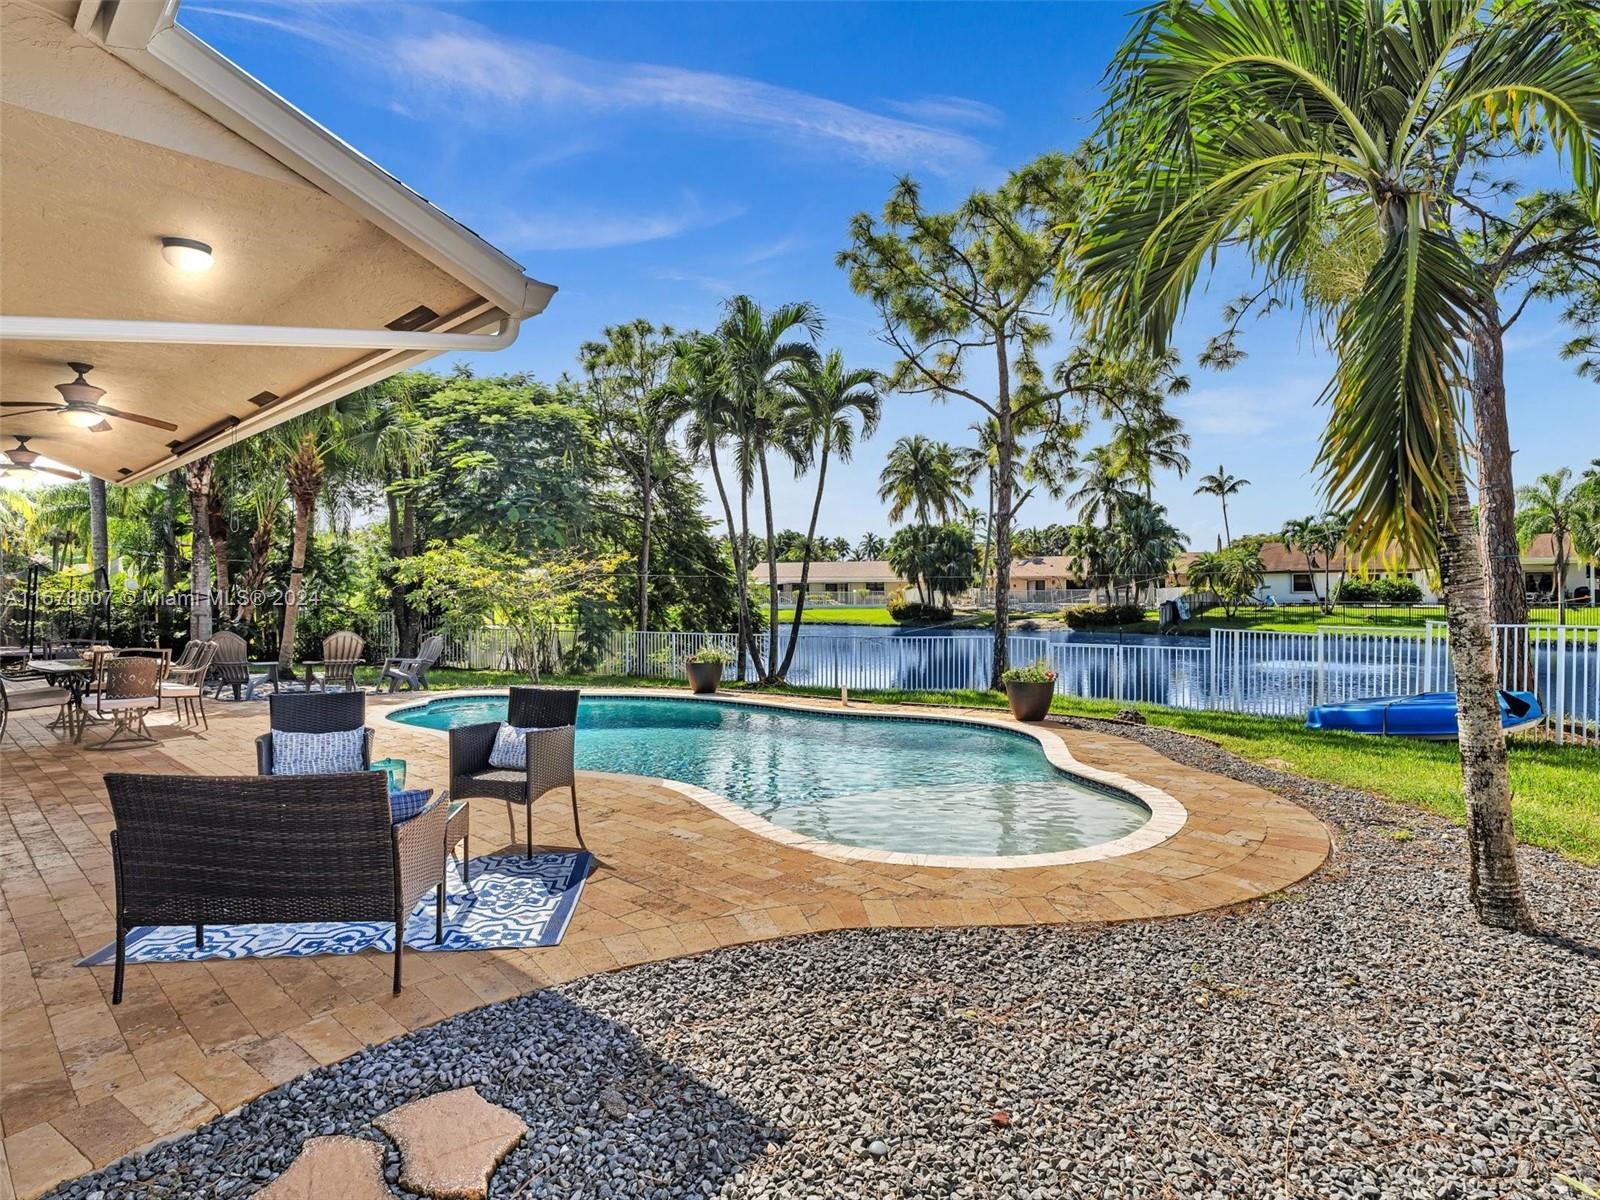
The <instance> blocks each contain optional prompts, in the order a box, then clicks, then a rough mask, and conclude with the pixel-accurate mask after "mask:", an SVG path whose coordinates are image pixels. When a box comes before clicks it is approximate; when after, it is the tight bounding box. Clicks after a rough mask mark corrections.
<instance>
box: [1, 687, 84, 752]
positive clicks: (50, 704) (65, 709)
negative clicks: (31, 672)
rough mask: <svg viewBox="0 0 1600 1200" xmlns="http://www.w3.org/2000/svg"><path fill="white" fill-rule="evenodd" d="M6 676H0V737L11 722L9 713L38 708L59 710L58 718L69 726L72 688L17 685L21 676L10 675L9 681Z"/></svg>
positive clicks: (4, 733)
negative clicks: (8, 681)
mask: <svg viewBox="0 0 1600 1200" xmlns="http://www.w3.org/2000/svg"><path fill="white" fill-rule="evenodd" d="M6 678H7V677H6V676H0V738H3V737H5V735H6V726H7V725H9V724H10V723H11V714H12V713H14V712H28V711H31V710H33V709H38V708H54V709H58V710H59V712H60V717H59V718H58V719H60V720H62V721H63V723H65V724H67V725H68V727H69V728H71V720H72V717H71V714H70V712H69V706H70V705H71V704H72V702H73V700H72V689H71V688H64V687H51V686H49V685H45V686H43V687H38V686H34V687H19V686H18V684H20V683H21V682H22V678H25V677H19V676H17V675H12V676H10V683H7V682H6Z"/></svg>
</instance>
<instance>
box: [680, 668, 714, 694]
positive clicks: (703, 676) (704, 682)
mask: <svg viewBox="0 0 1600 1200" xmlns="http://www.w3.org/2000/svg"><path fill="white" fill-rule="evenodd" d="M683 669H684V670H685V671H686V672H688V675H689V690H690V691H692V692H694V694H695V695H697V696H703V695H707V694H709V693H711V692H714V691H716V690H717V684H718V683H720V682H721V681H722V664H721V663H719V662H699V663H697V662H686V663H684V664H683Z"/></svg>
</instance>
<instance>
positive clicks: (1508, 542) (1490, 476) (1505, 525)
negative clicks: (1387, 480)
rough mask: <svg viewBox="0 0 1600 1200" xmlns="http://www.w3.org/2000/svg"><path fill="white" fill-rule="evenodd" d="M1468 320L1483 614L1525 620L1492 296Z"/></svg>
mask: <svg viewBox="0 0 1600 1200" xmlns="http://www.w3.org/2000/svg"><path fill="white" fill-rule="evenodd" d="M1484 303H1485V308H1484V310H1483V314H1482V316H1481V317H1480V318H1479V320H1478V322H1477V323H1475V324H1474V325H1473V328H1472V336H1471V345H1472V420H1473V425H1474V427H1475V431H1476V433H1477V435H1478V439H1477V440H1478V523H1479V524H1480V525H1481V526H1482V528H1483V550H1484V554H1485V555H1486V556H1487V558H1488V568H1489V615H1490V618H1491V620H1492V621H1493V622H1494V623H1495V624H1497V625H1521V624H1523V623H1525V622H1526V621H1527V619H1528V597H1527V589H1526V584H1525V583H1524V582H1523V578H1522V557H1521V553H1520V547H1519V544H1518V541H1517V521H1516V517H1517V514H1516V488H1515V486H1514V484H1513V482H1512V478H1511V429H1510V426H1509V424H1508V423H1507V421H1506V355H1505V345H1504V330H1502V328H1501V326H1500V310H1499V307H1498V306H1497V305H1496V304H1495V303H1494V298H1493V297H1492V296H1489V297H1486V298H1485V302H1484Z"/></svg>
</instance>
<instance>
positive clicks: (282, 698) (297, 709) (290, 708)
mask: <svg viewBox="0 0 1600 1200" xmlns="http://www.w3.org/2000/svg"><path fill="white" fill-rule="evenodd" d="M267 712H268V714H269V723H270V725H271V727H272V728H273V729H277V730H280V731H282V732H283V733H339V732H341V731H343V730H346V729H360V730H363V731H364V732H365V733H366V736H365V737H364V738H362V739H361V769H362V770H364V771H365V770H368V769H369V768H371V766H372V738H373V733H372V730H371V729H370V728H368V727H367V694H366V693H365V692H284V693H283V694H281V695H277V696H269V697H267ZM256 772H257V774H260V775H271V774H272V734H271V733H263V734H262V735H261V736H260V737H258V738H256ZM379 778H380V779H381V778H384V776H381V775H380V776H379Z"/></svg>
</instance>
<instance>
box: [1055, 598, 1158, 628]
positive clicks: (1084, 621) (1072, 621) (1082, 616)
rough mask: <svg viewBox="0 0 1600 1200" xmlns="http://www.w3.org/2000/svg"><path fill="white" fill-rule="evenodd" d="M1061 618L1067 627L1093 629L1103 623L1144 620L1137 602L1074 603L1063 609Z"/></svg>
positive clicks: (1126, 623)
mask: <svg viewBox="0 0 1600 1200" xmlns="http://www.w3.org/2000/svg"><path fill="white" fill-rule="evenodd" d="M1061 619H1062V620H1064V621H1065V622H1066V623H1067V628H1068V629H1094V628H1097V627H1100V626H1105V625H1132V624H1133V623H1134V622H1136V621H1142V620H1144V608H1143V606H1141V605H1138V604H1074V605H1072V606H1071V607H1070V608H1067V609H1065V610H1063V612H1062V614H1061Z"/></svg>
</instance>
